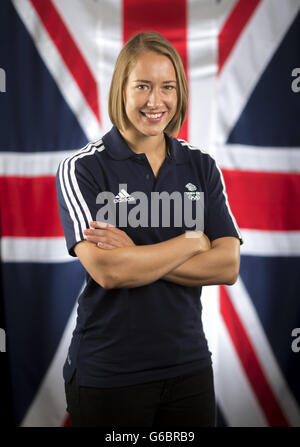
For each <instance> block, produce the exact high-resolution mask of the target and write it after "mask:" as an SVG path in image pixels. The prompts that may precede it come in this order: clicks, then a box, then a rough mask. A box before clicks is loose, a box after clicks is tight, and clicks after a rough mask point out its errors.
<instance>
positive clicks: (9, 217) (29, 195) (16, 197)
mask: <svg viewBox="0 0 300 447" xmlns="http://www.w3.org/2000/svg"><path fill="white" fill-rule="evenodd" d="M0 191H1V195H0V209H1V210H3V212H2V213H1V235H2V237H3V236H11V237H63V236H64V233H63V229H62V226H61V223H60V218H59V214H58V205H57V199H56V185H55V177H53V176H52V177H32V178H31V177H26V178H25V177H0Z"/></svg>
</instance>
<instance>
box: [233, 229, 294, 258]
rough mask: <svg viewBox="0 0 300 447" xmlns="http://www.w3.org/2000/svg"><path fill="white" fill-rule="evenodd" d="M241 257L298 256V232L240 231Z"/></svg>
mask: <svg viewBox="0 0 300 447" xmlns="http://www.w3.org/2000/svg"><path fill="white" fill-rule="evenodd" d="M241 232H242V236H243V241H244V244H243V245H242V246H241V255H250V256H251V255H252V256H300V231H262V230H261V231H259V230H249V229H242V230H241Z"/></svg>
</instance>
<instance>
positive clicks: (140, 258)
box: [99, 235, 200, 288]
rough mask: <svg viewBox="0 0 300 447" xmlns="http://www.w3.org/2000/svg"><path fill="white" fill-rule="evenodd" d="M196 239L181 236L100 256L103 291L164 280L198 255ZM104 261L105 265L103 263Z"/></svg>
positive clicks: (107, 252) (120, 249)
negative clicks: (104, 289)
mask: <svg viewBox="0 0 300 447" xmlns="http://www.w3.org/2000/svg"><path fill="white" fill-rule="evenodd" d="M198 247H199V244H197V240H195V239H191V238H187V237H185V235H181V236H178V237H175V238H173V239H170V240H168V241H164V242H160V243H157V244H153V245H143V246H134V247H126V248H125V247H124V248H116V249H114V250H111V251H106V252H105V253H103V254H105V257H104V258H103V256H102V257H101V265H99V272H100V271H101V272H102V279H101V281H102V282H105V286H106V288H121V287H139V286H142V285H145V284H149V283H151V282H154V281H157V280H158V279H160V278H162V277H164V276H165V275H166V274H167V273H168V272H170V271H171V270H174V269H176V268H177V267H178V266H179V265H180V264H182V263H184V262H185V261H187V260H188V259H189V258H190V257H192V256H194V255H195V254H197V253H199V252H200V249H199V248H198ZM103 259H104V262H103Z"/></svg>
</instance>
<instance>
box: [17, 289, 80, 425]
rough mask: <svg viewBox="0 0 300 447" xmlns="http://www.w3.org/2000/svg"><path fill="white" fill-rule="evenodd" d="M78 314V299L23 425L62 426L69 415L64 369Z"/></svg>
mask: <svg viewBox="0 0 300 447" xmlns="http://www.w3.org/2000/svg"><path fill="white" fill-rule="evenodd" d="M84 286H85V284H84V285H83V287H84ZM83 287H82V289H81V291H82V290H83ZM81 291H80V293H81ZM76 314H77V301H76V304H75V306H74V308H73V310H72V313H71V315H70V318H69V320H68V323H67V325H66V328H65V331H64V333H63V335H62V338H61V340H60V343H59V346H58V348H57V350H56V353H55V355H54V358H53V360H52V362H51V364H50V366H49V369H48V371H47V373H46V375H45V377H44V379H43V381H42V383H41V385H40V387H39V390H38V392H37V394H36V395H35V397H34V399H33V401H32V402H31V405H30V407H29V409H28V410H27V413H26V414H25V417H24V419H23V421H22V423H21V426H22V427H60V426H62V424H63V422H64V420H65V418H66V416H67V413H66V398H65V391H64V381H63V376H62V369H63V364H64V362H65V359H66V357H67V353H68V348H69V344H70V341H71V337H72V332H73V330H74V327H75V323H76Z"/></svg>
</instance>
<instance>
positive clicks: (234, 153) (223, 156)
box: [216, 144, 300, 173]
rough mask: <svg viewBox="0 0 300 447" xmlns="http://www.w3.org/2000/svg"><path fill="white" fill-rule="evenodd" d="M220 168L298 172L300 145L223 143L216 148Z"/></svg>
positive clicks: (299, 170)
mask: <svg viewBox="0 0 300 447" xmlns="http://www.w3.org/2000/svg"><path fill="white" fill-rule="evenodd" d="M216 153H217V155H218V163H219V166H220V168H224V169H238V170H243V171H258V172H261V171H264V172H286V173H293V172H297V173H299V172H300V147H299V148H294V147H293V148H290V147H266V146H264V147H258V146H247V145H243V144H225V145H222V146H220V147H218V148H217V149H216Z"/></svg>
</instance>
